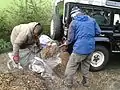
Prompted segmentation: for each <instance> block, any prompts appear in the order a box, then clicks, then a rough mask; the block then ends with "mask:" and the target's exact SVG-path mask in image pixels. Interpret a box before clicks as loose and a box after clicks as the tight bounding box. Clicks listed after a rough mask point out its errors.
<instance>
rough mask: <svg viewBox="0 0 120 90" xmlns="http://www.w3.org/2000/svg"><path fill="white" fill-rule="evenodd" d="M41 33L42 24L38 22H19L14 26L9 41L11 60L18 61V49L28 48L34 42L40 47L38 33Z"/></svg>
mask: <svg viewBox="0 0 120 90" xmlns="http://www.w3.org/2000/svg"><path fill="white" fill-rule="evenodd" d="M41 33H42V26H41V24H40V23H38V22H31V23H28V24H20V25H18V26H15V27H14V28H13V30H12V33H11V43H12V46H13V60H14V61H15V63H16V64H18V63H19V59H20V57H19V50H20V49H25V48H30V47H29V46H31V45H34V44H36V45H37V47H38V48H40V44H39V35H40V34H41Z"/></svg>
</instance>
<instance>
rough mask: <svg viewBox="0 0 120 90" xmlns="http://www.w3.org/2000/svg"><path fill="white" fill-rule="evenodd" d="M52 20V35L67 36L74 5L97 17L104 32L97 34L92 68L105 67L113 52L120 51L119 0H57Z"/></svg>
mask: <svg viewBox="0 0 120 90" xmlns="http://www.w3.org/2000/svg"><path fill="white" fill-rule="evenodd" d="M57 1H58V2H55V8H54V14H53V19H52V21H51V37H52V38H53V39H56V40H61V38H62V37H63V36H66V37H67V32H68V27H69V24H70V22H71V17H70V12H71V9H72V7H74V6H78V7H80V8H81V9H82V10H83V11H84V12H85V13H86V14H88V15H90V16H91V17H93V18H94V19H96V21H97V23H98V24H99V26H100V28H101V30H102V33H101V35H100V36H96V37H95V40H96V50H95V52H94V53H93V55H92V57H91V68H90V69H91V70H92V71H98V70H101V69H103V68H104V67H105V65H106V64H107V62H108V60H109V57H110V56H111V54H112V53H120V1H119V0H116V1H115V0H114V1H112V0H109V1H108V0H107V1H106V0H64V1H62V0H57Z"/></svg>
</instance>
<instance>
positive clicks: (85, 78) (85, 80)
mask: <svg viewBox="0 0 120 90" xmlns="http://www.w3.org/2000/svg"><path fill="white" fill-rule="evenodd" d="M81 83H82V84H83V86H85V87H89V86H90V85H89V79H88V78H87V77H84V76H83V80H82V82H81Z"/></svg>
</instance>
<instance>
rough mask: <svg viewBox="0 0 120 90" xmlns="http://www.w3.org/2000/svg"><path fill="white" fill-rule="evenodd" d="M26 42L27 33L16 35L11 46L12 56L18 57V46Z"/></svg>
mask: <svg viewBox="0 0 120 90" xmlns="http://www.w3.org/2000/svg"><path fill="white" fill-rule="evenodd" d="M26 40H27V32H25V31H23V32H20V33H19V34H18V36H17V37H16V39H15V41H14V44H13V55H14V56H16V55H19V49H20V46H21V45H22V44H23V43H25V42H26Z"/></svg>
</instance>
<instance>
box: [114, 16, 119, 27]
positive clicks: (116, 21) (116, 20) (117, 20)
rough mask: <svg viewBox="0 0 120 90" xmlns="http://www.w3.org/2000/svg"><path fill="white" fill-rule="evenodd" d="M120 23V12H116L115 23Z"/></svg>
mask: <svg viewBox="0 0 120 90" xmlns="http://www.w3.org/2000/svg"><path fill="white" fill-rule="evenodd" d="M118 23H120V14H114V22H113V25H116V24H118Z"/></svg>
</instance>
